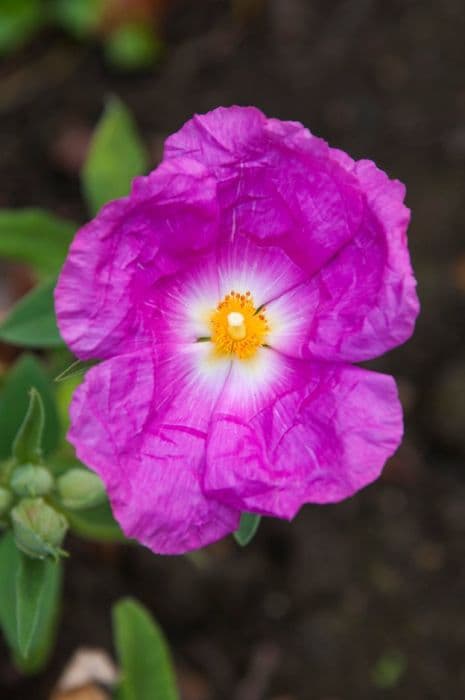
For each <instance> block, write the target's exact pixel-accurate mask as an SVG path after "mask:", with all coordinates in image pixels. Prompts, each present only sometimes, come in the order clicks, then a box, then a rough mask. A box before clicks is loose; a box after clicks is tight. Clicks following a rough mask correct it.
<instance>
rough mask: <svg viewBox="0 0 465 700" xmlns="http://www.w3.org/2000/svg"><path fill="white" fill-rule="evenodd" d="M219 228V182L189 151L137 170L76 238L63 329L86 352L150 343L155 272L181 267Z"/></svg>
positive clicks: (64, 288) (61, 294) (61, 311)
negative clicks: (126, 190)
mask: <svg viewBox="0 0 465 700" xmlns="http://www.w3.org/2000/svg"><path fill="white" fill-rule="evenodd" d="M217 235H218V210H217V201H216V183H215V180H214V179H213V178H212V177H211V176H210V175H209V174H208V173H207V171H206V170H205V168H204V166H202V165H201V164H199V163H197V162H195V161H189V160H187V159H185V158H183V159H177V160H172V161H170V162H169V163H163V164H162V165H161V166H160V167H159V168H157V170H155V171H154V172H153V173H152V174H151V175H149V176H148V177H142V178H136V180H135V181H134V184H133V189H132V193H131V195H130V196H129V197H126V198H123V199H120V200H116V201H114V202H111V203H110V204H108V205H106V206H105V207H103V209H102V210H101V211H100V212H99V214H98V215H97V216H96V217H95V219H93V220H92V221H91V222H90V223H89V224H87V225H86V226H84V227H83V228H81V229H80V230H79V231H78V233H77V234H76V237H75V239H74V241H73V243H72V245H71V248H70V251H69V254H68V257H67V260H66V262H65V264H64V267H63V269H62V271H61V274H60V278H59V280H58V284H57V287H56V291H55V306H56V313H57V320H58V325H59V328H60V332H61V334H62V336H63V338H64V339H65V341H66V342H67V344H68V345H69V346H70V348H71V349H72V350H73V352H74V353H75V354H76V355H77V356H78V357H79V358H81V359H88V358H92V357H96V358H106V357H111V356H114V355H117V354H119V353H122V352H129V351H132V350H135V349H139V348H141V347H143V346H146V345H147V344H148V343H149V342H150V337H151V330H152V327H151V324H150V319H151V311H150V309H149V307H147V306H146V304H145V303H144V302H145V300H146V295H147V289H148V288H149V287H151V286H153V284H154V282H155V281H156V279H158V278H159V277H161V276H163V275H167V274H171V273H173V272H175V271H176V270H179V269H182V267H184V266H185V265H186V264H188V263H189V260H190V256H191V255H194V254H195V253H196V252H198V251H199V250H202V249H205V248H206V247H207V246H208V245H209V244H211V243H212V242H213V241H214V240H215V238H216V237H217Z"/></svg>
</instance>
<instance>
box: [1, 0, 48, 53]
mask: <svg viewBox="0 0 465 700" xmlns="http://www.w3.org/2000/svg"><path fill="white" fill-rule="evenodd" d="M42 10H43V3H42V0H1V2H0V55H1V54H3V53H6V52H8V51H12V50H14V49H16V48H17V47H19V46H21V45H22V44H23V43H24V42H26V41H27V40H28V39H29V37H30V36H32V34H34V32H36V31H37V30H38V29H39V27H40V26H41V24H42V22H43V12H42Z"/></svg>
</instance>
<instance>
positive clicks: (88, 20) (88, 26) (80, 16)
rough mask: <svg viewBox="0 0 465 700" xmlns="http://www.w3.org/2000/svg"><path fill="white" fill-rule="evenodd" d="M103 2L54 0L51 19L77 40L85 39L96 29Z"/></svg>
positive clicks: (99, 0) (103, 7)
mask: <svg viewBox="0 0 465 700" xmlns="http://www.w3.org/2000/svg"><path fill="white" fill-rule="evenodd" d="M104 9H105V5H104V0H54V2H53V4H52V5H51V11H52V14H53V19H54V20H55V21H56V22H57V23H58V24H60V25H61V26H62V27H63V28H64V29H65V30H66V31H68V32H70V33H71V34H72V35H73V36H75V37H76V38H77V39H85V38H86V37H88V36H89V35H92V33H93V32H94V31H95V30H96V29H97V28H98V26H99V24H100V22H101V20H102V14H103V11H104Z"/></svg>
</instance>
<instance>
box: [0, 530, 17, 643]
mask: <svg viewBox="0 0 465 700" xmlns="http://www.w3.org/2000/svg"><path fill="white" fill-rule="evenodd" d="M19 556H20V555H19V552H18V550H17V548H16V545H15V542H14V539H13V535H12V533H11V532H7V533H6V534H5V535H3V537H2V538H1V539H0V626H1V628H2V631H3V634H4V636H5V639H6V642H7V644H8V646H9V647H10V649H11V650H12V651H13V653H14V652H16V651H17V650H18V626H17V623H16V603H15V601H16V574H17V571H18V566H19Z"/></svg>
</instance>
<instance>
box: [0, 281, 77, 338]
mask: <svg viewBox="0 0 465 700" xmlns="http://www.w3.org/2000/svg"><path fill="white" fill-rule="evenodd" d="M54 287H55V281H54V280H52V281H49V282H44V283H43V284H41V285H39V286H38V287H35V289H33V290H32V291H31V292H29V293H28V294H26V295H25V296H24V297H23V298H22V299H20V300H19V301H18V303H17V304H15V306H14V307H13V308H12V310H11V311H10V313H9V314H8V316H7V317H6V319H5V320H4V321H3V323H2V324H1V325H0V339H1V340H3V341H5V342H7V343H11V344H12V345H20V346H23V347H30V348H54V347H61V346H64V341H63V340H62V338H61V336H60V333H59V331H58V328H57V324H56V318H55V307H54V302H53V290H54Z"/></svg>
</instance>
